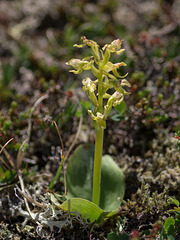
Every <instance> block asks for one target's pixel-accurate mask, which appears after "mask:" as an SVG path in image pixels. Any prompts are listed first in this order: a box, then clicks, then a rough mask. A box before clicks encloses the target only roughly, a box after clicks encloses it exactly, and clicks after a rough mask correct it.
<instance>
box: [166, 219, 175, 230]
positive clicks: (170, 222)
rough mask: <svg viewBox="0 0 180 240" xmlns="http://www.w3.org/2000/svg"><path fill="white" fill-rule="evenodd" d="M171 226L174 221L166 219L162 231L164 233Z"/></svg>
mask: <svg viewBox="0 0 180 240" xmlns="http://www.w3.org/2000/svg"><path fill="white" fill-rule="evenodd" d="M171 225H173V226H174V225H175V220H174V218H168V219H166V221H165V223H164V230H165V231H168V229H169V227H170V226H171Z"/></svg>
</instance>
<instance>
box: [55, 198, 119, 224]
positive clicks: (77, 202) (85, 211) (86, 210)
mask: <svg viewBox="0 0 180 240" xmlns="http://www.w3.org/2000/svg"><path fill="white" fill-rule="evenodd" d="M51 201H52V202H53V203H54V204H55V205H56V206H57V207H59V208H61V209H62V210H64V211H69V212H71V213H72V214H74V215H75V214H76V212H78V213H80V214H82V216H83V217H84V218H87V219H89V220H90V221H91V222H94V221H95V222H96V223H100V222H102V221H103V220H105V219H107V218H109V217H111V216H112V215H113V214H116V213H117V211H114V212H111V213H108V212H105V211H103V210H102V209H101V208H100V207H98V206H97V205H96V204H94V203H92V202H90V201H88V200H86V199H83V198H71V199H68V200H66V201H65V202H64V203H63V204H59V202H58V200H57V199H56V198H55V197H54V196H53V194H51Z"/></svg>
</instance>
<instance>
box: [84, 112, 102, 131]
mask: <svg viewBox="0 0 180 240" xmlns="http://www.w3.org/2000/svg"><path fill="white" fill-rule="evenodd" d="M88 113H89V115H90V117H91V118H92V120H94V121H96V123H97V124H98V126H99V127H100V128H102V129H105V128H106V121H105V117H104V115H103V114H102V113H100V112H97V113H96V116H95V115H94V114H93V112H92V111H91V110H88Z"/></svg>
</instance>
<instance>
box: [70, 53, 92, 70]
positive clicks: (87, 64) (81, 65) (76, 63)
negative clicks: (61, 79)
mask: <svg viewBox="0 0 180 240" xmlns="http://www.w3.org/2000/svg"><path fill="white" fill-rule="evenodd" d="M66 65H70V66H72V67H73V68H74V69H76V70H71V71H70V72H73V73H75V74H79V73H81V72H82V70H90V69H91V66H92V61H91V60H90V58H89V57H88V58H83V59H82V60H80V59H75V58H73V59H71V60H70V61H69V62H67V63H66Z"/></svg>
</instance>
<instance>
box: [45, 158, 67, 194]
mask: <svg viewBox="0 0 180 240" xmlns="http://www.w3.org/2000/svg"><path fill="white" fill-rule="evenodd" d="M63 163H64V158H63V159H62V160H61V163H60V166H59V168H58V170H57V172H56V175H55V177H54V178H53V180H52V181H51V183H50V184H49V190H52V189H53V187H54V184H55V182H56V181H57V179H58V178H59V176H60V173H61V170H62V167H63Z"/></svg>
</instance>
